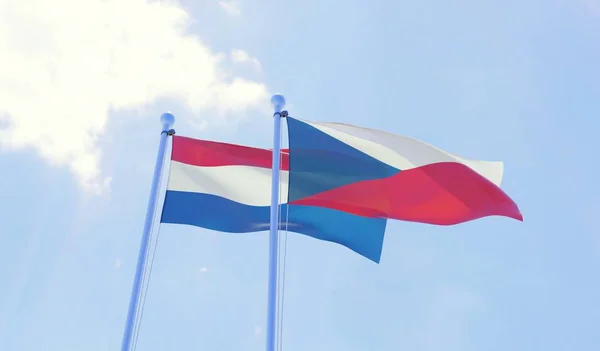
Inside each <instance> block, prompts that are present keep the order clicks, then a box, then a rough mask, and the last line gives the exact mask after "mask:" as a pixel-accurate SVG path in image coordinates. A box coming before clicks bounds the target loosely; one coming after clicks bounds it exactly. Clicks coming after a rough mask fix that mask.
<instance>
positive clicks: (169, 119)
mask: <svg viewBox="0 0 600 351" xmlns="http://www.w3.org/2000/svg"><path fill="white" fill-rule="evenodd" d="M160 121H161V122H162V124H163V125H165V126H167V129H168V128H171V127H172V126H173V124H175V116H173V114H172V113H170V112H165V113H163V114H162V116H160Z"/></svg>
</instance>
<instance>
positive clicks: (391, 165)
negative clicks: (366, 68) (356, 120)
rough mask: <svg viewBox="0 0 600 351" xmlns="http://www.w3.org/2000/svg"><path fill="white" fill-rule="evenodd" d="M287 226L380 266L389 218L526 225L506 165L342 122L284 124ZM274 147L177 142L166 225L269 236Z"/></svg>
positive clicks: (178, 138) (283, 181)
mask: <svg viewBox="0 0 600 351" xmlns="http://www.w3.org/2000/svg"><path fill="white" fill-rule="evenodd" d="M286 120H287V123H288V138H289V150H285V151H284V152H282V154H281V156H282V162H281V175H280V180H281V187H280V188H281V199H283V201H281V202H282V206H281V210H280V214H281V223H280V227H281V228H287V229H288V230H289V231H292V232H296V233H300V234H305V235H308V236H311V237H313V238H317V239H321V240H326V241H331V242H336V243H339V244H341V245H344V246H346V247H348V248H349V249H351V250H353V251H355V252H357V253H359V254H360V255H363V256H365V257H367V258H369V259H371V260H373V261H375V262H379V260H380V257H381V251H382V247H383V237H384V232H385V226H386V221H387V219H397V220H403V221H411V222H421V223H427V224H436V225H452V224H458V223H462V222H466V221H470V220H474V219H477V218H481V217H485V216H493V215H498V216H506V217H511V218H514V219H517V220H523V217H522V215H521V212H520V211H519V208H518V207H517V205H516V204H515V203H514V201H512V200H511V199H510V198H509V197H508V196H507V195H506V194H505V193H504V192H503V191H502V190H501V189H500V183H501V181H502V174H503V165H502V163H501V162H487V161H473V160H466V159H464V158H461V157H458V156H456V155H452V154H450V153H448V152H445V151H443V150H440V149H438V148H436V147H433V146H431V145H429V144H426V143H424V142H422V141H419V140H416V139H411V138H407V137H403V136H399V135H393V134H389V133H386V132H383V131H378V130H373V129H368V128H361V127H356V126H352V125H347V124H339V123H316V122H308V121H303V120H299V119H295V118H290V117H288V118H286ZM271 156H272V151H270V150H266V149H258V148H252V147H247V146H240V145H232V144H226V143H219V142H212V141H204V140H197V139H191V138H186V137H181V136H174V137H173V145H172V151H171V165H170V174H169V180H168V185H167V192H166V198H165V203H164V206H163V213H162V217H161V222H162V223H177V224H187V225H193V226H198V227H202V228H207V229H212V230H216V231H221V232H230V233H246V232H255V231H264V230H269V222H270V218H269V208H270V196H271Z"/></svg>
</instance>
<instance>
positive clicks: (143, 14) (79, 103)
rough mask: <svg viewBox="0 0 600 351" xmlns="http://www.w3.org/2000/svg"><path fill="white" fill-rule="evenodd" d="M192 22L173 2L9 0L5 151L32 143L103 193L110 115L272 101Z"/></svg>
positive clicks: (2, 32) (0, 113) (1, 49)
mask: <svg viewBox="0 0 600 351" xmlns="http://www.w3.org/2000/svg"><path fill="white" fill-rule="evenodd" d="M222 6H223V5H222ZM188 22H189V16H188V14H187V13H186V12H185V11H184V10H183V9H182V8H181V7H179V6H178V5H177V4H175V3H173V2H164V1H152V2H147V1H144V0H87V1H76V0H55V1H47V0H27V1H24V0H0V53H1V54H0V57H1V62H2V64H1V65H0V148H4V149H23V148H32V149H34V150H36V151H37V152H38V153H39V154H40V155H41V156H43V157H44V158H45V159H47V160H48V161H50V162H51V163H52V164H55V165H67V166H68V167H70V169H71V170H72V172H73V173H74V174H75V175H76V176H77V178H78V180H79V181H80V184H81V185H82V186H84V187H85V188H86V189H88V190H94V191H101V190H102V189H104V188H106V187H107V186H108V185H109V183H108V182H109V181H110V179H109V178H108V177H106V176H103V175H102V173H101V170H100V167H99V164H100V158H101V150H100V149H99V148H98V140H99V138H100V137H101V136H102V134H103V132H104V130H105V127H106V124H107V121H108V117H109V112H111V111H115V110H119V109H135V108H139V107H143V106H146V105H148V104H150V103H152V102H153V101H155V100H156V99H157V98H161V97H164V98H177V99H178V101H182V102H183V103H184V104H185V106H186V107H187V108H188V109H190V110H191V111H192V112H194V113H197V112H200V111H202V110H206V109H210V110H212V111H217V112H219V113H217V114H216V115H219V114H220V113H228V112H243V111H246V110H247V109H250V108H255V107H259V106H261V105H263V104H265V101H268V97H267V91H266V87H265V86H264V85H263V84H261V83H258V82H255V81H249V80H246V79H244V78H242V77H237V76H231V75H230V74H229V73H228V72H227V71H225V68H224V64H225V62H223V55H221V54H217V53H213V52H211V51H210V50H209V48H207V47H206V46H205V45H204V44H203V43H202V42H200V40H199V39H198V38H197V37H195V36H193V35H189V34H187V33H186V30H187V25H188ZM248 60H251V59H250V58H248Z"/></svg>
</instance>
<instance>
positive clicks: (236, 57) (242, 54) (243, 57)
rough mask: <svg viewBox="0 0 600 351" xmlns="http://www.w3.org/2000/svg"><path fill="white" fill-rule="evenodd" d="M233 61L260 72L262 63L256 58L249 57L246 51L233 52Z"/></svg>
mask: <svg viewBox="0 0 600 351" xmlns="http://www.w3.org/2000/svg"><path fill="white" fill-rule="evenodd" d="M231 61H233V62H234V63H244V64H248V65H250V66H252V67H253V68H254V69H255V70H257V71H258V70H260V68H261V67H260V62H258V60H257V59H255V58H254V57H252V56H250V55H248V53H247V52H246V51H244V50H239V49H238V50H233V51H231Z"/></svg>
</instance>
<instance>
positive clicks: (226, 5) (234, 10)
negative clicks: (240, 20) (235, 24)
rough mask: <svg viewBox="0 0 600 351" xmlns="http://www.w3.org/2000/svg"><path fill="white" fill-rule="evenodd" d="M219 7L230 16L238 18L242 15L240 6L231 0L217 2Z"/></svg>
mask: <svg viewBox="0 0 600 351" xmlns="http://www.w3.org/2000/svg"><path fill="white" fill-rule="evenodd" d="M219 6H221V8H222V9H223V10H224V11H225V12H227V13H228V14H230V15H232V16H239V15H241V14H242V10H241V9H240V5H239V4H238V3H237V2H236V1H233V0H229V1H219Z"/></svg>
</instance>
